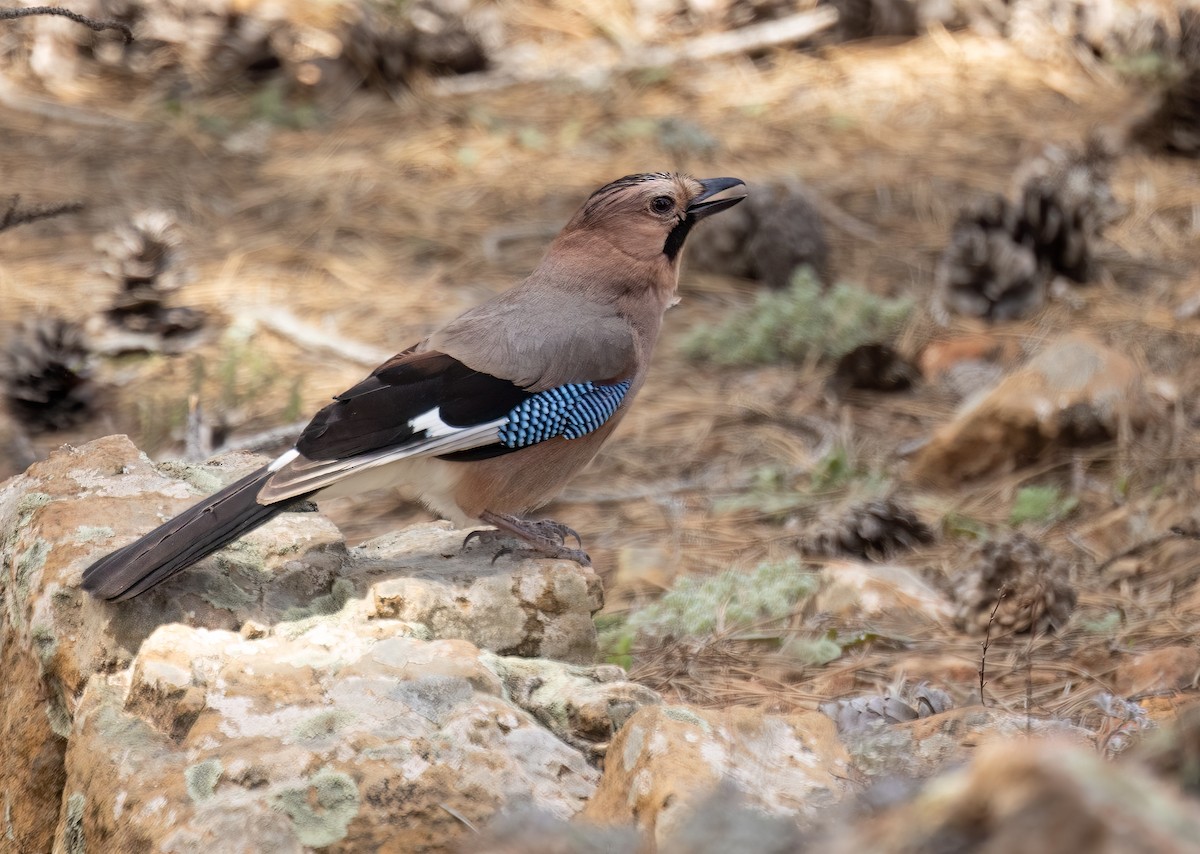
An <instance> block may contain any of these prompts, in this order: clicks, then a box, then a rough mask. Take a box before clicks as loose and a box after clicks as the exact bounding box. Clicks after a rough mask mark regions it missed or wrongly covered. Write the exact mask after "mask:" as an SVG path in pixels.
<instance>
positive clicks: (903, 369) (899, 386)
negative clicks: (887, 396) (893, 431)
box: [827, 344, 919, 396]
mask: <svg viewBox="0 0 1200 854" xmlns="http://www.w3.org/2000/svg"><path fill="white" fill-rule="evenodd" d="M918 375H919V373H918V371H917V369H916V367H915V366H914V365H913V363H912V362H910V361H909V360H908V359H905V358H904V357H903V356H901V355H900V354H899V353H897V352H896V351H895V350H894V349H892V348H891V347H889V346H888V345H887V344H860V345H859V346H857V347H855V348H854V349H853V350H851V351H850V352H849V353H847V354H846V355H844V356H842V358H840V359H838V362H837V366H836V367H834V369H833V374H832V375H831V376H830V377H829V381H828V383H827V387H828V388H829V390H830V391H831V392H832V393H833V394H835V395H838V396H840V395H842V394H845V393H846V392H847V391H850V390H851V389H865V390H868V391H905V390H906V389H909V388H912V384H913V383H914V382H916V379H917V376H918Z"/></svg>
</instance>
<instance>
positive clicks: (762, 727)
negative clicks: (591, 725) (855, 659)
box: [582, 706, 849, 846]
mask: <svg viewBox="0 0 1200 854" xmlns="http://www.w3.org/2000/svg"><path fill="white" fill-rule="evenodd" d="M848 770H849V768H848V763H847V756H846V753H845V750H844V748H843V747H842V745H841V743H840V742H839V741H838V740H837V736H836V735H835V732H834V724H833V722H832V721H831V720H829V719H828V718H826V717H825V716H824V715H822V714H820V713H818V712H801V713H797V714H793V715H788V716H781V715H767V714H764V713H762V712H761V711H757V710H753V709H746V708H733V709H729V710H726V711H720V712H717V711H709V710H702V709H695V708H689V707H686V706H647V707H645V708H642V709H640V710H639V711H638V712H637V713H636V714H634V715H633V717H631V718H630V719H629V722H628V723H627V724H626V725H625V727H624V728H623V729H622V730H621V731H620V732H619V733H618V734H617V737H616V738H615V739H613V743H612V746H611V747H610V749H609V752H608V757H607V761H606V762H605V767H604V775H603V777H602V778H601V781H600V787H599V789H598V790H597V792H596V794H595V796H594V797H593V798H592V800H591V801H590V802H589V803H588V805H587V807H586V809H585V810H584V812H583V814H582V817H583V818H586V819H588V820H592V821H599V822H605V823H610V822H611V823H628V822H630V821H636V822H637V825H638V826H639V828H641V829H642V831H643V832H645V833H646V834H647V835H648V836H650V837H652V838H653V839H654V840H655V842H656V843H657V844H658V845H660V846H662V845H664V843H666V842H667V841H668V840H670V839H671V838H672V836H674V835H675V834H676V833H677V832H679V831H680V830H681V828H682V827H683V823H684V822H686V821H688V820H690V818H691V816H692V814H693V810H694V808H695V807H696V806H697V805H698V804H699V803H700V802H701V801H703V799H705V798H706V797H707V796H709V795H711V794H712V792H713V791H714V790H715V789H716V788H717V786H718V785H719V784H720V783H721V782H722V781H723V780H725V781H728V782H729V783H730V784H732V785H733V786H735V787H736V788H737V789H738V790H739V791H740V792H741V794H742V796H743V797H744V798H745V802H746V804H747V805H748V806H750V807H752V808H754V809H756V810H758V811H759V812H761V813H766V814H767V815H771V816H788V817H790V818H791V819H792V820H793V821H794V822H797V823H805V824H807V823H811V822H812V821H813V820H814V819H815V817H816V816H817V815H818V813H819V812H820V811H821V810H822V809H823V808H825V807H828V806H830V805H831V804H834V803H836V802H837V801H839V800H840V799H841V797H842V796H843V794H844V793H845V791H846V788H847V785H848V784H847V779H846V775H847V772H848Z"/></svg>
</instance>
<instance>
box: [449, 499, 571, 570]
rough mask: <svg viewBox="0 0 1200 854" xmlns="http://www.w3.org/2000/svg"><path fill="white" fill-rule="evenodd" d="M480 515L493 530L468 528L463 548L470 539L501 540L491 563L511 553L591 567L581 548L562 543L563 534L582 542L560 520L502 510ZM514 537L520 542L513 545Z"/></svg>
mask: <svg viewBox="0 0 1200 854" xmlns="http://www.w3.org/2000/svg"><path fill="white" fill-rule="evenodd" d="M480 518H481V519H482V520H483V521H484V522H487V523H488V524H489V525H494V526H495V527H496V529H497V530H494V531H472V532H471V533H469V534H467V536H466V539H464V540H463V548H466V547H467V544H468V543H470V542H471V541H472V540H478V541H479V542H480V543H481V544H483V545H492V544H495V543H497V542H503V543H505V545H503V546H502V547H501V548H500V549H499V550H498V551H497V552H496V554H495V556H494V557H493V558H492V563H495V562H496V561H497V560H498V559H499V558H501V557H503V556H504V555H512V556H513V557H515V558H517V559H518V560H520V559H524V558H539V557H541V558H545V557H549V558H560V559H563V560H573V561H575V562H576V563H578V564H580V565H581V566H591V565H592V559H591V558H590V557H588V555H587V552H585V551H583V549H581V548H580V549H572V548H568V547H567V545H566V542H567V537H574V538H575V542H577V543H579V545H580V546H582V545H583V540H582V539H580V537H579V534H578V533H577V532H576V531H574V530H573V529H571V528H568V527H567V526H566V525H563V524H562V523H561V522H555V521H554V520H553V519H519V518H517V517H516V516H509V515H508V514H506V513H487V512H485V513H483V514H482V515H481V516H480ZM513 540H516V541H518V542H519V543H521V545H517V546H515V547H514V546H513V545H511V543H512V541H513Z"/></svg>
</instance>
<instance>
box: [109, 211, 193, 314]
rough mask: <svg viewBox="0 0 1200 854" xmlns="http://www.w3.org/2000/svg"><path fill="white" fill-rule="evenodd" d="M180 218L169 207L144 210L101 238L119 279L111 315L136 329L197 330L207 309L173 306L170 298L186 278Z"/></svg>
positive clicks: (111, 269) (111, 273) (112, 274)
mask: <svg viewBox="0 0 1200 854" xmlns="http://www.w3.org/2000/svg"><path fill="white" fill-rule="evenodd" d="M182 242H183V241H182V235H181V234H180V231H179V225H178V223H177V222H176V221H175V218H174V217H173V216H172V215H171V214H169V213H167V212H166V211H158V210H149V211H142V212H141V213H139V214H137V215H136V216H134V217H133V219H132V220H131V221H130V222H129V223H128V224H126V225H123V226H120V227H118V228H117V229H115V230H114V231H113V232H112V233H111V234H109V235H108V236H107V237H106V238H103V239H101V240H100V241H98V243H99V248H100V249H101V251H103V252H104V254H105V256H106V257H105V261H104V264H103V269H104V272H105V273H106V274H107V275H108V276H109V278H110V279H112V280H113V282H114V283H115V284H116V290H117V293H116V296H115V297H114V298H113V303H112V306H111V307H110V308H109V309H108V312H107V313H108V317H109V318H110V319H111V320H112V321H113V322H114V323H116V324H117V325H118V326H121V327H122V328H124V329H127V330H129V331H130V332H143V333H152V334H156V335H161V336H164V337H169V336H171V335H177V334H179V333H182V332H192V331H195V330H196V329H198V328H199V327H200V326H201V325H202V324H203V323H204V314H203V312H201V311H198V310H196V309H191V308H181V307H168V306H167V305H166V301H167V300H168V298H169V297H170V294H171V293H172V292H173V291H176V290H178V289H179V288H180V287H181V286H182V285H183V284H184V282H185V281H186V272H185V270H184V266H183V263H182V257H181V252H180V245H181V244H182Z"/></svg>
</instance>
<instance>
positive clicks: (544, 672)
mask: <svg viewBox="0 0 1200 854" xmlns="http://www.w3.org/2000/svg"><path fill="white" fill-rule="evenodd" d="M486 660H487V662H488V666H489V667H490V668H491V669H492V670H493V671H494V672H495V673H497V674H498V675H499V676H500V678H501V680H502V681H503V683H504V687H505V689H506V690H507V692H508V697H509V698H510V699H511V700H512V701H513V702H514V703H516V704H517V705H518V706H520V707H521V708H523V709H525V710H526V711H527V712H529V713H530V714H531V715H533V716H534V718H536V719H537V720H538V721H539V722H540V723H541V724H542V725H543V726H545V727H547V728H549V730H550V731H551V732H553V733H554V734H555V735H557V736H558V737H559V738H561V739H562V740H563V741H565V742H566V743H567V744H570V745H572V746H573V747H575V748H577V749H579V750H583V751H584V752H585V753H588V754H589V755H591V756H592V757H593V758H599V757H600V756H603V755H604V753H605V751H606V750H607V749H608V744H609V741H610V740H611V739H612V737H613V736H614V735H616V733H617V731H618V730H620V729H621V727H622V726H624V725H625V722H626V721H627V720H629V718H630V717H631V716H632V715H633V714H634V713H635V712H636V711H637V710H638V709H639V708H641V707H642V706H649V705H656V704H658V703H661V702H662V698H661V697H660V696H659V695H658V694H657V693H655V692H654V691H651V690H650V689H649V688H646V687H645V686H643V685H638V684H637V683H635V682H629V681H627V680H626V678H625V671H624V670H622V669H621V668H620V667H617V666H616V665H613V664H599V665H595V666H591V667H581V666H578V665H570V664H563V663H562V662H558V661H549V660H547V659H528V658H514V657H508V658H506V657H503V656H498V655H492V656H488V657H487V659H486Z"/></svg>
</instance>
